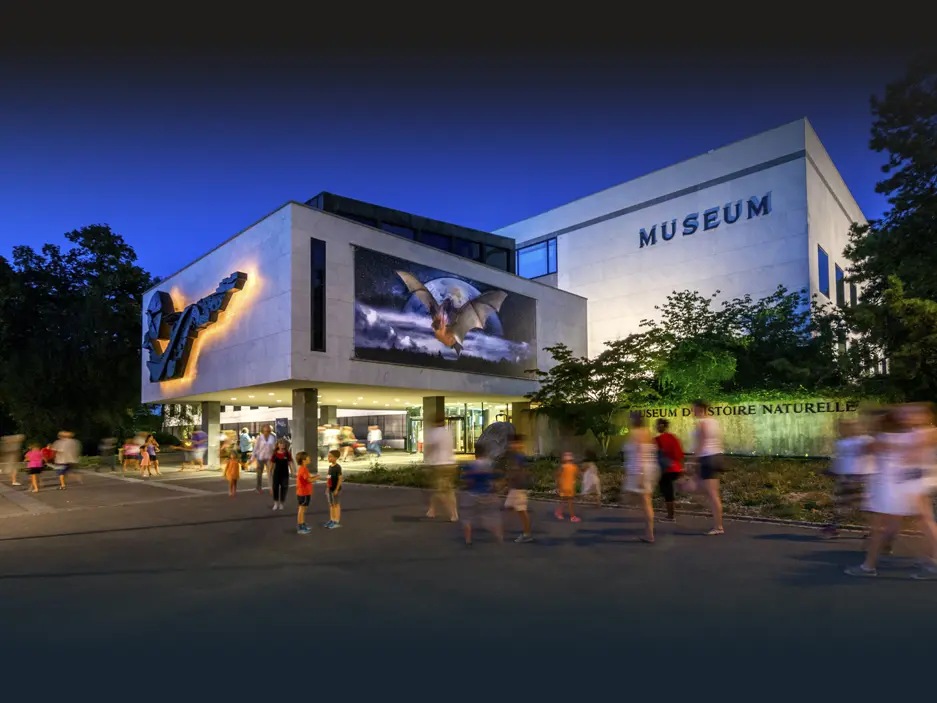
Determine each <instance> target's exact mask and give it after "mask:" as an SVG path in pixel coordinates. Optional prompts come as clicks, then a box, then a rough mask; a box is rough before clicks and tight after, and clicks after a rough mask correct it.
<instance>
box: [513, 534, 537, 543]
mask: <svg viewBox="0 0 937 703" xmlns="http://www.w3.org/2000/svg"><path fill="white" fill-rule="evenodd" d="M533 541H534V538H533V537H531V536H530V535H520V536H519V537H518V538H517V539H516V540H514V542H515V543H516V544H526V543H527V542H533Z"/></svg>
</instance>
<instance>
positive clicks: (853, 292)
mask: <svg viewBox="0 0 937 703" xmlns="http://www.w3.org/2000/svg"><path fill="white" fill-rule="evenodd" d="M858 303H859V291H858V290H857V289H856V284H855V283H850V284H849V304H850V305H852V306H853V307H855V306H856V305H857V304H858Z"/></svg>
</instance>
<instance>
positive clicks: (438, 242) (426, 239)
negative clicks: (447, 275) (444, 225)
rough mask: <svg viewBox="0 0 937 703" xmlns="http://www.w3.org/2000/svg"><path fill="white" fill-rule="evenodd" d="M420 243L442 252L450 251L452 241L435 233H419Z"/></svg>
mask: <svg viewBox="0 0 937 703" xmlns="http://www.w3.org/2000/svg"><path fill="white" fill-rule="evenodd" d="M420 241H421V242H422V243H423V244H427V245H429V246H431V247H435V248H436V249H442V250H443V251H452V239H451V238H450V237H447V236H446V235H443V234H436V233H435V232H420Z"/></svg>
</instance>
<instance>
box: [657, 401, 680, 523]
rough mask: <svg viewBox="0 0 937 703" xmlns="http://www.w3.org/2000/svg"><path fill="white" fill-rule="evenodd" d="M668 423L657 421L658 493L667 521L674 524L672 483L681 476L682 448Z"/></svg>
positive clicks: (662, 420) (661, 420)
mask: <svg viewBox="0 0 937 703" xmlns="http://www.w3.org/2000/svg"><path fill="white" fill-rule="evenodd" d="M669 429H670V423H669V422H668V421H667V420H664V419H663V418H662V419H660V420H658V421H657V432H658V434H657V436H656V437H655V438H654V442H655V444H657V460H658V461H659V462H660V492H661V495H663V496H664V502H665V503H666V505H667V521H668V522H674V521H675V520H676V517H674V497H675V496H674V486H673V484H674V482H675V481H676V480H677V479H678V478H680V477H681V476H682V475H683V447H681V446H680V440H679V439H677V437H676V435H672V434H671V433H670V432H668V430H669Z"/></svg>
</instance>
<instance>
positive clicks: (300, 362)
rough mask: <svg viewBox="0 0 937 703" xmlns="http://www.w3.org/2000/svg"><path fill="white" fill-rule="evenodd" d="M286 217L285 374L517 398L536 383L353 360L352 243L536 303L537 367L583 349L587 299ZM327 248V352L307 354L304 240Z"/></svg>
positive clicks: (298, 209)
mask: <svg viewBox="0 0 937 703" xmlns="http://www.w3.org/2000/svg"><path fill="white" fill-rule="evenodd" d="M291 207H292V218H293V249H292V251H293V264H292V271H293V279H294V288H293V304H292V310H293V319H292V330H293V339H292V363H291V369H292V375H293V378H294V379H297V380H302V379H308V380H309V381H310V382H314V381H315V380H317V379H321V380H328V381H332V382H336V383H350V384H360V385H373V386H385V387H396V388H416V389H421V388H425V389H428V390H434V391H438V392H450V393H463V394H465V393H468V394H478V395H482V394H493V395H510V396H523V395H524V394H526V393H528V392H529V391H532V390H534V388H535V387H536V386H535V382H534V381H528V380H525V379H515V378H504V377H498V376H488V375H484V374H472V373H462V372H456V371H446V370H443V369H431V368H424V367H411V366H400V365H395V364H382V363H375V362H370V361H359V360H356V359H355V358H354V280H355V270H354V248H353V247H354V246H360V247H364V248H367V249H372V250H375V251H379V252H382V253H385V254H388V255H390V256H396V257H399V258H401V259H404V260H407V261H413V262H416V263H419V264H423V265H424V266H432V267H436V268H438V269H441V270H443V271H450V272H452V273H456V274H459V275H462V276H466V277H468V278H472V279H474V280H477V281H480V282H482V283H487V284H489V285H492V286H498V287H501V288H503V289H504V290H506V291H513V292H515V293H519V294H521V295H526V296H528V297H531V298H534V299H536V300H537V340H536V341H537V348H538V359H537V363H538V365H539V366H540V368H542V369H546V368H549V366H550V364H551V358H550V356H549V355H548V354H547V353H545V352H544V351H543V347H545V346H549V345H551V344H556V343H557V342H561V341H562V342H565V343H566V344H567V345H569V346H570V347H572V348H573V349H574V350H575V351H576V352H577V353H580V354H584V353H585V351H586V343H587V342H586V340H587V335H586V300H585V299H584V298H581V297H578V296H576V295H570V294H569V293H567V292H564V291H560V290H557V289H555V288H552V287H550V286H546V285H543V284H541V283H537V282H535V281H529V280H526V279H523V278H519V277H517V276H513V275H511V274H508V273H505V272H504V271H500V270H498V269H494V268H491V267H489V266H485V265H484V264H479V263H477V262H474V261H470V260H468V259H462V258H455V257H453V256H452V255H451V254H446V253H444V252H442V251H439V250H438V249H434V248H432V247H429V246H425V245H422V244H419V243H417V242H413V241H410V240H408V239H404V238H403V237H397V236H395V235H391V234H387V233H386V232H382V231H381V230H378V229H375V228H372V227H368V226H366V225H362V224H359V223H357V222H352V221H350V220H346V219H344V218H341V217H337V216H335V215H332V214H330V213H327V212H322V211H320V210H316V209H314V208H310V207H306V206H304V205H300V204H298V203H296V204H293V205H291ZM313 237H314V238H316V239H319V240H322V241H324V242H325V243H326V262H327V267H328V268H327V274H326V310H327V312H326V351H325V352H313V351H310V346H311V336H310V324H311V317H310V314H309V300H310V296H311V282H310V278H309V267H310V263H309V262H310V239H311V238H313Z"/></svg>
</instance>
